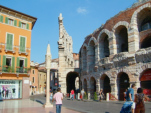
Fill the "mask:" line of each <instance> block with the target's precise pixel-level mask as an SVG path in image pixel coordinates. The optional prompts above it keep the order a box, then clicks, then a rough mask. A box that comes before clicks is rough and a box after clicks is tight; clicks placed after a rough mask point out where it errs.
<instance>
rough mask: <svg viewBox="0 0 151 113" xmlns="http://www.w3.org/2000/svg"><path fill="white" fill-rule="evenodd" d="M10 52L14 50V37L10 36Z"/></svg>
mask: <svg viewBox="0 0 151 113" xmlns="http://www.w3.org/2000/svg"><path fill="white" fill-rule="evenodd" d="M9 41H10V50H13V35H12V34H10V40H9Z"/></svg>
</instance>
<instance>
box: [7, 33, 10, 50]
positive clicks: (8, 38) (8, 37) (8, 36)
mask: <svg viewBox="0 0 151 113" xmlns="http://www.w3.org/2000/svg"><path fill="white" fill-rule="evenodd" d="M9 40H10V35H9V34H7V42H6V49H7V50H8V49H9V42H10V41H9Z"/></svg>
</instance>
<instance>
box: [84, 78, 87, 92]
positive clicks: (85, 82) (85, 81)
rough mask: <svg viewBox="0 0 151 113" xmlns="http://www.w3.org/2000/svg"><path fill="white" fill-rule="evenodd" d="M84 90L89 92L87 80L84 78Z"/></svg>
mask: <svg viewBox="0 0 151 113" xmlns="http://www.w3.org/2000/svg"><path fill="white" fill-rule="evenodd" d="M84 91H85V92H86V93H87V80H86V79H84Z"/></svg>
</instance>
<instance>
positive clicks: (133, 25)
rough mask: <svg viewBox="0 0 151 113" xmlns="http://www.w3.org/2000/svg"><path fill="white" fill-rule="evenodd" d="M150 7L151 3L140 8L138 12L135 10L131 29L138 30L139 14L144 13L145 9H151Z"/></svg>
mask: <svg viewBox="0 0 151 113" xmlns="http://www.w3.org/2000/svg"><path fill="white" fill-rule="evenodd" d="M150 7H151V3H147V4H144V5H142V6H141V7H139V8H138V9H137V10H135V12H134V13H133V15H132V18H131V28H132V29H135V30H138V29H137V26H138V23H137V15H138V13H139V12H140V11H142V10H143V9H145V8H150Z"/></svg>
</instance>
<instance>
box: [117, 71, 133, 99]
mask: <svg viewBox="0 0 151 113" xmlns="http://www.w3.org/2000/svg"><path fill="white" fill-rule="evenodd" d="M119 79H120V80H119V100H124V92H125V90H126V89H128V87H129V86H130V84H129V77H128V75H127V74H126V73H120V74H119Z"/></svg>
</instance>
